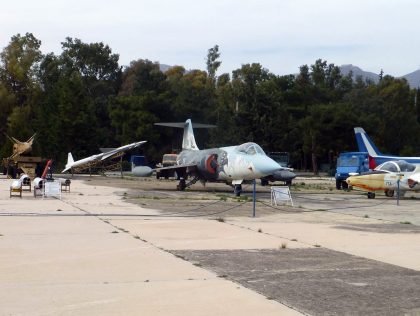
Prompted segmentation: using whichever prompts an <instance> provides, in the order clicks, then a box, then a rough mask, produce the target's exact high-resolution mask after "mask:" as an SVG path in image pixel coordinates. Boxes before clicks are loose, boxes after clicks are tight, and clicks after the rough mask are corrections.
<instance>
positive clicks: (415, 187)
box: [346, 160, 420, 199]
mask: <svg viewBox="0 0 420 316" xmlns="http://www.w3.org/2000/svg"><path fill="white" fill-rule="evenodd" d="M346 181H347V183H348V184H349V185H350V186H352V187H357V188H360V189H362V190H366V191H368V195H367V196H368V198H369V199H373V198H375V191H385V195H386V196H388V197H392V196H394V192H395V191H396V190H398V189H399V190H400V191H402V192H405V191H409V190H411V191H420V166H419V165H414V164H410V163H408V162H406V161H404V160H397V161H387V162H384V163H383V164H381V165H379V166H378V167H376V168H375V169H374V170H373V171H369V172H365V173H362V174H360V175H353V176H350V177H348V178H347V180H346Z"/></svg>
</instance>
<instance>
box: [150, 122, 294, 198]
mask: <svg viewBox="0 0 420 316" xmlns="http://www.w3.org/2000/svg"><path fill="white" fill-rule="evenodd" d="M155 125H160V126H170V127H182V128H184V136H183V139H182V151H181V153H180V154H179V155H178V157H177V160H176V164H175V165H173V166H169V167H164V168H157V169H156V171H158V172H162V171H163V172H164V171H165V170H169V171H175V172H176V174H177V177H178V178H179V184H178V186H177V188H178V190H181V191H182V190H185V188H186V187H189V186H190V185H192V184H194V183H196V182H197V181H199V180H200V181H201V182H202V183H203V184H204V183H206V182H217V181H223V182H226V183H227V184H229V185H232V186H234V193H235V195H236V196H239V195H240V194H241V192H242V182H243V181H245V180H254V179H261V178H265V177H273V176H276V175H277V176H280V175H281V176H282V179H283V180H282V181H290V180H292V179H293V178H295V177H296V175H295V174H294V173H293V172H291V169H290V168H285V167H282V166H280V164H278V163H277V162H275V161H274V160H273V159H271V158H270V157H268V156H267V155H266V154H265V153H264V151H263V150H262V148H261V147H260V146H259V145H258V144H256V143H251V142H249V143H244V144H242V145H238V146H230V147H221V148H212V149H205V150H199V149H198V146H197V144H196V142H195V138H194V133H193V124H192V123H191V120H190V119H188V120H187V121H186V122H185V123H156V124H155ZM194 127H214V126H209V125H204V124H194ZM188 177H191V178H192V179H191V181H189V182H188V183H187V182H186V180H187V179H188Z"/></svg>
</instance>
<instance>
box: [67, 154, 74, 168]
mask: <svg viewBox="0 0 420 316" xmlns="http://www.w3.org/2000/svg"><path fill="white" fill-rule="evenodd" d="M67 164H68V165H72V164H74V159H73V155H72V154H71V153H69V154H68V155H67Z"/></svg>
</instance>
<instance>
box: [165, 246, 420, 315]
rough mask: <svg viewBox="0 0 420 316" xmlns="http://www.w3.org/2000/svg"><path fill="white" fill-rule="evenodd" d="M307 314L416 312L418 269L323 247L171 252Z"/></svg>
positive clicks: (419, 299) (418, 306) (419, 308)
mask: <svg viewBox="0 0 420 316" xmlns="http://www.w3.org/2000/svg"><path fill="white" fill-rule="evenodd" d="M173 253H174V254H175V255H177V256H179V257H180V258H183V259H184V260H187V261H191V262H193V263H194V264H195V265H198V266H201V267H203V268H205V269H209V270H212V271H214V272H216V273H217V274H218V276H219V277H221V278H226V279H229V280H232V281H234V282H237V283H239V284H241V285H243V286H245V287H247V288H250V289H252V290H254V291H256V292H258V293H261V294H263V295H265V296H266V297H267V298H268V299H272V300H276V301H278V302H280V303H282V304H284V305H286V306H289V307H293V308H295V309H297V310H298V311H300V312H304V313H307V314H310V315H418V314H420V272H419V271H415V270H411V269H405V268H401V267H398V266H394V265H390V264H386V263H382V262H378V261H374V260H368V259H365V258H361V257H357V256H352V255H349V254H346V253H342V252H337V251H333V250H329V249H323V248H309V249H278V250H272V249H260V250H258V249H257V250H219V251H200V250H196V251H187V250H186V251H173Z"/></svg>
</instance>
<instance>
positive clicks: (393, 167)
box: [375, 160, 416, 173]
mask: <svg viewBox="0 0 420 316" xmlns="http://www.w3.org/2000/svg"><path fill="white" fill-rule="evenodd" d="M415 169H416V166H415V165H413V164H411V163H408V162H406V161H404V160H397V161H387V162H384V163H383V164H381V165H379V166H377V167H376V168H375V170H381V171H388V172H395V173H398V172H413V171H414V170H415Z"/></svg>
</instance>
